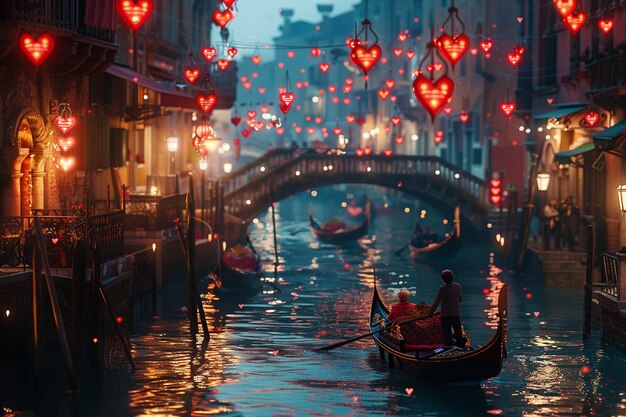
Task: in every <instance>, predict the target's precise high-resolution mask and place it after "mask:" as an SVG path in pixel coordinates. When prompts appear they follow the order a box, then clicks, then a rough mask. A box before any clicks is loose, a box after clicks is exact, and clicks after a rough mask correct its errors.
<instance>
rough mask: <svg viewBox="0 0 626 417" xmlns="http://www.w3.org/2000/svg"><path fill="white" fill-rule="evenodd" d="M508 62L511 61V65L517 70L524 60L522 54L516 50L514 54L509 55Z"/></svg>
mask: <svg viewBox="0 0 626 417" xmlns="http://www.w3.org/2000/svg"><path fill="white" fill-rule="evenodd" d="M506 60H507V61H509V64H511V66H512V67H513V68H515V67H517V65H518V64H519V63H520V61H521V60H522V54H520V53H519V52H518V51H517V50H514V51H513V52H509V53H508V54H507V56H506Z"/></svg>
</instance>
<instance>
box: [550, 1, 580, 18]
mask: <svg viewBox="0 0 626 417" xmlns="http://www.w3.org/2000/svg"><path fill="white" fill-rule="evenodd" d="M552 3H554V6H555V7H556V10H557V11H558V12H559V13H560V14H561V16H562V17H563V18H565V17H566V16H569V15H571V14H572V13H573V12H574V10H576V6H578V1H577V0H552Z"/></svg>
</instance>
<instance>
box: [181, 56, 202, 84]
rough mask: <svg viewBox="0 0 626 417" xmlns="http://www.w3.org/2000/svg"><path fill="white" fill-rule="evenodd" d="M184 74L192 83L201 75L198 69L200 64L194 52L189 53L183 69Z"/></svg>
mask: <svg viewBox="0 0 626 417" xmlns="http://www.w3.org/2000/svg"><path fill="white" fill-rule="evenodd" d="M183 75H184V76H185V79H186V80H187V81H189V83H190V84H193V83H195V82H196V80H197V79H198V77H200V70H199V69H198V65H197V64H196V60H195V58H194V57H193V54H189V56H188V58H187V64H186V66H185V70H184V71H183Z"/></svg>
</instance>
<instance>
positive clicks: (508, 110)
mask: <svg viewBox="0 0 626 417" xmlns="http://www.w3.org/2000/svg"><path fill="white" fill-rule="evenodd" d="M515 108H516V105H515V102H513V101H509V102H502V103H500V110H501V111H502V113H504V114H505V115H506V116H507V117H510V116H511V114H512V113H513V112H514V111H515Z"/></svg>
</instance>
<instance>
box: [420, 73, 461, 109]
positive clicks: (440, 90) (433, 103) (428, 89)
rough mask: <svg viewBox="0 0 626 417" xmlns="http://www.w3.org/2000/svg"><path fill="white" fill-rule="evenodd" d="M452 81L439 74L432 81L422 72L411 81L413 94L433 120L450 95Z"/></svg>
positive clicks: (452, 86) (452, 89)
mask: <svg viewBox="0 0 626 417" xmlns="http://www.w3.org/2000/svg"><path fill="white" fill-rule="evenodd" d="M453 91H454V81H452V80H451V79H450V77H448V76H447V75H443V76H441V77H440V78H439V79H438V80H437V81H436V82H434V83H433V82H432V81H431V80H430V79H428V78H426V77H425V76H424V75H423V74H419V75H418V76H417V78H415V81H413V94H415V97H416V98H417V100H418V101H419V102H420V103H421V104H422V106H424V108H425V109H426V111H427V112H428V113H429V114H430V117H431V119H432V120H433V121H434V120H435V117H436V116H437V114H438V113H439V112H440V111H441V109H442V108H443V106H445V104H446V103H447V102H448V99H450V98H451V97H452V92H453Z"/></svg>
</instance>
